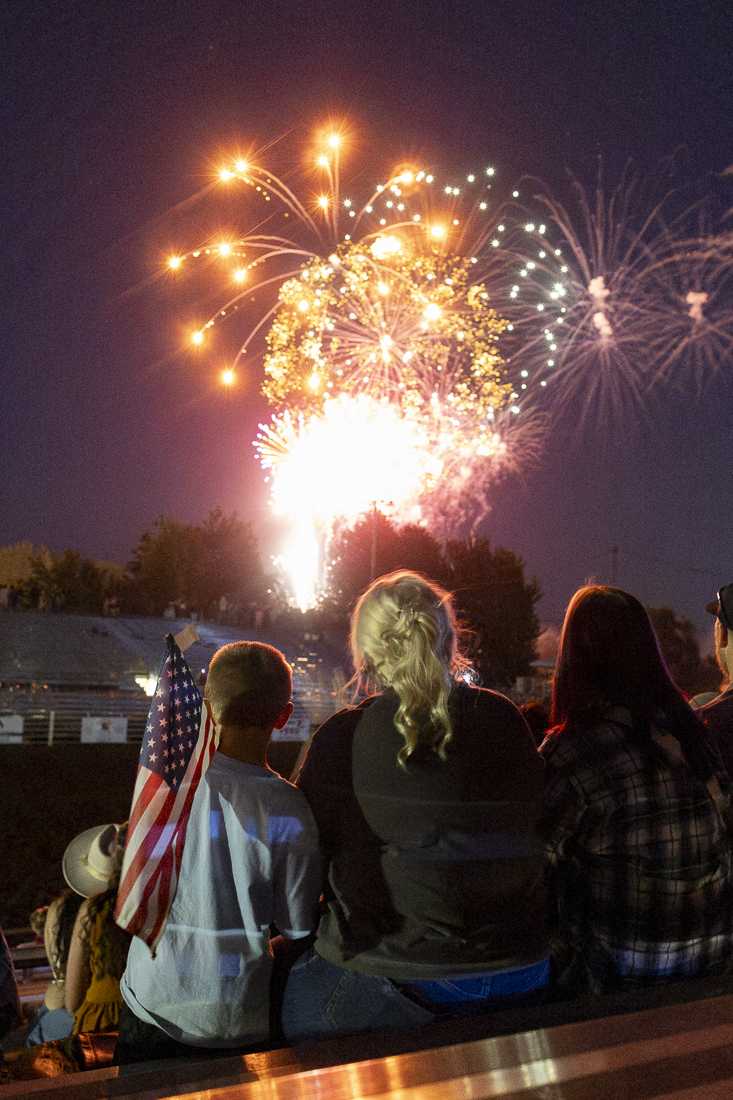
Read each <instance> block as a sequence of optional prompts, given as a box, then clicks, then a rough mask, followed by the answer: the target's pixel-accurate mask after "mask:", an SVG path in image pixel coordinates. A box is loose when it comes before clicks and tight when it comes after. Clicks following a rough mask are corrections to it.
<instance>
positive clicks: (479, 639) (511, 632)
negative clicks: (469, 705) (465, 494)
mask: <svg viewBox="0 0 733 1100" xmlns="http://www.w3.org/2000/svg"><path fill="white" fill-rule="evenodd" d="M445 554H446V560H447V565H448V570H447V574H446V583H447V585H448V587H449V588H450V589H451V590H452V591H453V592H454V593H455V601H456V606H457V607H458V610H459V612H460V614H461V618H462V619H463V621H464V622H465V623H466V625H467V626H468V627H469V629H470V632H471V633H470V634H469V637H468V648H469V651H470V653H471V657H472V660H473V662H474V664H475V666H476V668H477V669H478V671H479V673H480V676H481V681H482V683H483V684H484V685H485V686H486V687H498V688H504V689H506V688H509V687H511V685H512V684H513V683H514V681H515V680H516V679H517V677H518V676H526V675H527V674H528V673H529V671H530V669H531V665H532V661H533V660H534V659H535V641H536V639H537V635H538V634H539V622H538V619H537V613H536V610H535V609H536V605H537V601H538V600H539V598H540V596H541V591H540V587H539V584H538V583H537V581H536V580H535V579H532V580H530V581H527V580H525V577H524V562H523V561H522V559H521V558H520V557H519V555H518V554H515V553H514V552H513V551H512V550H505V549H503V548H502V547H497V549H496V550H492V548H491V545H490V543H489V540H488V539H486V538H472V539H465V540H453V541H450V542H449V543H448V545H447V546H446V551H445Z"/></svg>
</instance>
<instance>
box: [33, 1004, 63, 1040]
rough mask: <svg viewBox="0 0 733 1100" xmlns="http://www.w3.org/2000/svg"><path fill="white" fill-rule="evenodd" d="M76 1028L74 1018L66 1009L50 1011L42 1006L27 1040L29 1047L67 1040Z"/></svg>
mask: <svg viewBox="0 0 733 1100" xmlns="http://www.w3.org/2000/svg"><path fill="white" fill-rule="evenodd" d="M73 1026H74V1017H73V1016H72V1015H71V1013H70V1012H67V1011H66V1009H65V1008H52V1009H48V1008H46V1006H45V1005H41V1007H40V1008H39V1010H38V1012H37V1013H36V1018H35V1020H34V1021H33V1026H32V1027H31V1030H30V1031H29V1032H28V1035H27V1037H26V1040H25V1045H26V1046H27V1047H32V1046H36V1044H38V1043H47V1042H53V1041H54V1040H55V1039H66V1038H68V1036H69V1035H71V1029H72V1028H73Z"/></svg>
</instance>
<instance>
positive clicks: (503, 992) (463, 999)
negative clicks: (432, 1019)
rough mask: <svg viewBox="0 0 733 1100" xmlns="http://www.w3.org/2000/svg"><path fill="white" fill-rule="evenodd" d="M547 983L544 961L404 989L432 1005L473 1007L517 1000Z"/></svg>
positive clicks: (411, 984) (547, 964)
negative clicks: (493, 1002) (493, 972)
mask: <svg viewBox="0 0 733 1100" xmlns="http://www.w3.org/2000/svg"><path fill="white" fill-rule="evenodd" d="M549 983H550V960H549V959H543V960H542V961H541V962H538V963H533V964H532V966H523V967H521V968H519V969H518V970H499V971H497V972H496V973H495V974H477V975H475V976H474V977H468V978H454V979H452V980H451V979H447V978H446V979H443V981H437V982H410V983H409V984H406V985H404V986H403V989H404V990H405V992H407V993H414V994H415V995H416V996H418V997H421V998H424V999H425V1000H426V1001H428V1002H429V1003H430V1004H434V1005H473V1004H477V1003H479V1002H480V1001H499V1000H503V999H504V998H511V999H517V998H519V997H521V996H522V995H523V994H525V993H533V992H534V991H535V990H540V989H544V988H545V987H546V986H547V985H549Z"/></svg>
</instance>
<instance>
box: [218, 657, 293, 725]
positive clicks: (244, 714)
mask: <svg viewBox="0 0 733 1100" xmlns="http://www.w3.org/2000/svg"><path fill="white" fill-rule="evenodd" d="M292 692H293V678H292V673H291V671H290V665H289V664H288V662H287V661H286V660H285V658H284V656H283V655H282V653H281V652H280V650H279V649H275V647H274V646H271V645H265V644H264V643H263V642H232V643H230V644H229V645H225V646H222V647H221V649H218V650H217V651H216V653H215V654H214V656H213V657H212V659H211V664H210V665H209V674H208V676H207V679H206V698H207V699H208V701H209V704H210V706H211V710H212V713H213V717H214V721H215V722H216V724H217V726H219V727H220V728H223V727H228V728H237V729H246V728H252V727H254V728H256V729H262V730H271V729H272V728H273V726H274V724H275V722H276V720H277V718H278V716H279V715H281V714H282V712H283V710H284V708H285V707H286V706H287V705H288V703H289V702H290V697H291V695H292Z"/></svg>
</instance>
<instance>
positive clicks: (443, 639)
mask: <svg viewBox="0 0 733 1100" xmlns="http://www.w3.org/2000/svg"><path fill="white" fill-rule="evenodd" d="M456 633H457V628H456V618H455V612H454V610H453V605H452V602H451V598H450V595H449V593H448V592H446V591H445V590H444V589H443V588H441V587H440V585H438V584H436V583H435V582H433V581H429V580H428V579H427V578H426V577H423V576H421V575H420V574H419V573H412V572H408V571H406V570H399V571H397V572H395V573H388V574H386V575H385V576H383V577H378V578H377V580H375V581H373V582H372V584H371V585H370V586H369V588H367V590H366V592H364V593H363V594H362V595H361V596H360V598H359V600H358V602H357V604H356V607H355V609H354V613H353V615H352V619H351V653H352V656H353V659H354V666H355V668H356V672H357V676H358V677H359V679H360V680H361V682H362V684H365V685H366V684H370V685H373V686H375V687H377V688H391V689H392V690H393V691H394V692H395V694H396V695H397V698H398V701H399V706H398V709H397V714H396V715H395V726H396V728H397V730H398V731H399V733H400V734H401V736H402V737H403V739H404V742H405V743H404V746H403V747H402V749H401V750H400V752H399V754H398V760H399V762H400V764H402V765H404V764H405V763H406V761H407V760H408V758H409V757H410V756H411V755H412V754H413V753H414V752H415V750H416V749H417V748H418V747H419V746H420V747H428V748H431V749H432V750H434V751H435V752H436V753H437V754H438V755H439V756H440V757H441V758H443V757H444V756H445V749H446V745H447V744H448V743H449V741H450V739H451V737H452V734H453V731H452V727H451V720H450V715H449V713H448V696H449V694H450V690H451V686H452V683H453V679H454V677H455V675H456V673H457V672H459V671H460V670H461V669H463V668H465V667H467V664H468V662H467V661H466V660H465V659H464V658H463V657H462V656H461V654H460V652H459V649H458V641H457V636H456Z"/></svg>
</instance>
